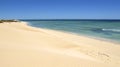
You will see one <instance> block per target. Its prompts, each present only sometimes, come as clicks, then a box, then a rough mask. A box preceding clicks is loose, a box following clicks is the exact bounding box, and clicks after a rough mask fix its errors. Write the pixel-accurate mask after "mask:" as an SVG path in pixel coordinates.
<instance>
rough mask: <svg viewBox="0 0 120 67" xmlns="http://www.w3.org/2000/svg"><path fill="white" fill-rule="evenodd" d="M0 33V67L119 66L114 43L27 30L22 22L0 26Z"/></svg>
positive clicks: (119, 60) (117, 49) (26, 25)
mask: <svg viewBox="0 0 120 67" xmlns="http://www.w3.org/2000/svg"><path fill="white" fill-rule="evenodd" d="M0 33H1V35H0V37H1V38H0V41H1V42H0V53H1V54H0V59H1V60H0V63H2V64H0V66H1V67H9V66H7V64H8V65H10V66H12V67H16V66H17V67H21V66H29V67H34V66H35V65H37V66H38V67H56V66H57V67H75V66H76V67H80V66H83V67H91V66H92V67H94V66H96V65H97V66H98V67H119V66H120V53H119V50H120V45H116V44H115V43H111V42H106V41H101V40H97V39H94V38H89V37H87V36H82V35H81V36H79V35H75V34H71V33H66V32H61V31H56V30H49V29H42V28H36V27H31V26H29V25H28V24H27V23H26V22H25V23H24V22H20V23H10V24H7V23H3V24H0ZM11 61H12V62H11ZM32 65H33V66H32Z"/></svg>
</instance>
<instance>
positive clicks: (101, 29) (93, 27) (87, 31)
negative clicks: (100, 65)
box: [27, 20, 120, 42]
mask: <svg viewBox="0 0 120 67" xmlns="http://www.w3.org/2000/svg"><path fill="white" fill-rule="evenodd" d="M27 22H28V24H29V25H31V26H34V27H40V28H46V29H53V30H60V31H66V32H71V33H75V34H78V35H79V34H80V35H87V36H91V37H97V38H104V39H108V40H112V41H117V42H119V41H120V21H80V20H79V21H63V20H59V21H40V20H35V21H32V20H31V21H30V20H28V21H27Z"/></svg>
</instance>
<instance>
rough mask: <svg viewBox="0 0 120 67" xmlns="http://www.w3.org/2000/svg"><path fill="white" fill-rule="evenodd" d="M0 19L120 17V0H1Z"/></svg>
mask: <svg viewBox="0 0 120 67" xmlns="http://www.w3.org/2000/svg"><path fill="white" fill-rule="evenodd" d="M0 19H120V0H0Z"/></svg>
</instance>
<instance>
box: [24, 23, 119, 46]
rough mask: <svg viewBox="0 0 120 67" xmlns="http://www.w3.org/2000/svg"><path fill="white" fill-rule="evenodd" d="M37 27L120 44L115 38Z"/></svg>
mask: <svg viewBox="0 0 120 67" xmlns="http://www.w3.org/2000/svg"><path fill="white" fill-rule="evenodd" d="M25 23H26V24H27V25H28V26H31V27H35V26H32V25H30V24H29V23H28V22H25ZM35 28H39V29H45V30H53V31H58V32H63V33H67V34H73V35H76V36H84V37H87V38H92V39H95V40H100V41H105V42H110V43H113V44H120V42H118V41H115V40H112V39H107V38H103V37H96V36H90V35H86V34H78V33H74V32H68V31H63V30H55V29H48V28H42V27H35Z"/></svg>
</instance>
